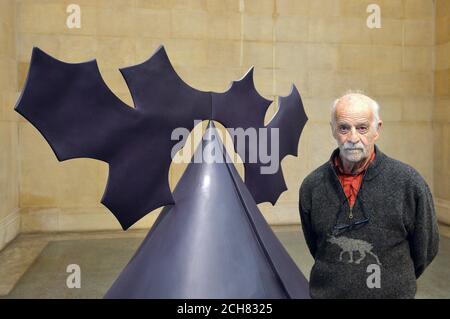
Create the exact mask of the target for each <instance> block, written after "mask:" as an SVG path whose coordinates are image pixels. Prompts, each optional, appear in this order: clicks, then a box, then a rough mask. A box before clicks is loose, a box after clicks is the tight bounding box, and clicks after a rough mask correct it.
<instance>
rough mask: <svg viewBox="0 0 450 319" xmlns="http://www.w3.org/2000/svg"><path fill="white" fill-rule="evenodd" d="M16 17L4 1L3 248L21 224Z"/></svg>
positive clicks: (0, 59) (0, 73)
mask: <svg viewBox="0 0 450 319" xmlns="http://www.w3.org/2000/svg"><path fill="white" fill-rule="evenodd" d="M14 16H15V9H14V1H13V0H11V1H10V0H4V1H0V250H1V249H2V248H3V247H4V246H5V245H6V244H7V243H8V242H9V241H11V240H12V239H13V238H14V237H15V236H16V235H17V233H18V232H19V227H20V218H19V211H18V206H19V205H18V204H19V202H18V198H19V184H18V152H17V149H18V134H17V131H18V129H17V119H18V117H17V116H16V115H15V114H14V112H13V111H12V109H11V106H12V105H14V102H15V100H16V97H17V94H16V91H17V87H16V84H17V83H16V73H17V72H16V51H15V19H14Z"/></svg>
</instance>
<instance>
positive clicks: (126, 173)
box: [15, 47, 309, 298]
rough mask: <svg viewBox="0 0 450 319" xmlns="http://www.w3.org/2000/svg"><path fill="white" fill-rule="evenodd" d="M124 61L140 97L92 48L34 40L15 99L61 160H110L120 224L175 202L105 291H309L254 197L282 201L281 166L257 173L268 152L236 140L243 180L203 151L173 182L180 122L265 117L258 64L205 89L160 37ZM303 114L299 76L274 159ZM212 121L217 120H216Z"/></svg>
mask: <svg viewBox="0 0 450 319" xmlns="http://www.w3.org/2000/svg"><path fill="white" fill-rule="evenodd" d="M121 72H122V74H123V76H124V78H125V80H126V82H127V85H128V86H129V88H130V91H131V95H132V98H133V101H134V104H135V108H131V107H128V106H127V105H125V104H124V103H123V102H122V101H121V100H119V99H118V98H117V97H116V96H115V95H114V94H113V93H112V92H111V91H110V90H109V88H108V87H107V85H106V84H105V82H104V81H103V79H102V77H101V75H100V72H99V69H98V66H97V63H96V61H95V60H93V61H90V62H84V63H79V64H69V63H65V62H61V61H59V60H56V59H54V58H52V57H51V56H49V55H47V54H46V53H44V52H43V51H41V50H40V49H38V48H34V49H33V56H32V59H31V65H30V70H29V73H28V78H27V81H26V85H25V88H24V90H23V92H22V95H21V97H20V99H19V101H18V103H17V106H16V108H15V109H16V111H17V112H19V113H20V114H21V115H23V116H24V117H25V118H27V119H28V120H29V121H30V122H31V123H32V124H33V125H34V126H35V127H36V128H37V129H38V130H39V131H40V132H41V134H42V135H43V136H44V137H45V138H46V140H47V141H48V143H49V144H50V146H51V147H52V149H53V151H54V152H55V154H56V156H57V158H58V160H60V161H63V160H66V159H71V158H79V157H88V158H94V159H98V160H102V161H105V162H107V163H108V164H109V177H108V183H107V187H106V191H105V193H104V195H103V198H102V203H103V204H104V205H105V206H106V207H108V208H109V210H110V211H111V212H112V213H113V214H114V215H115V216H116V218H117V219H118V220H119V222H120V224H121V225H122V227H123V229H127V228H128V227H130V226H131V225H132V224H134V223H135V222H136V221H138V220H139V219H140V218H142V217H143V216H144V215H146V214H147V213H149V212H150V211H152V210H154V209H156V208H158V207H161V206H164V205H169V206H166V207H165V208H164V209H163V211H162V212H161V214H160V216H159V217H158V219H157V221H156V222H155V224H154V225H153V227H152V229H151V230H150V232H149V234H148V236H147V237H146V239H145V240H144V242H143V243H142V245H141V247H140V248H139V249H138V251H137V252H136V254H135V256H134V257H133V258H132V259H131V261H130V263H129V264H128V265H127V267H126V268H125V269H124V270H123V272H122V274H121V275H120V276H119V278H118V279H117V281H116V282H115V283H114V285H113V286H112V287H111V289H110V290H109V292H108V293H107V295H106V297H109V298H307V297H309V292H308V283H307V281H306V279H305V278H304V276H303V275H302V273H301V272H300V271H299V270H298V268H297V267H296V265H295V263H294V262H293V261H292V259H291V258H290V257H289V255H288V254H287V252H286V251H285V250H284V248H283V246H282V245H281V244H280V242H279V241H278V239H277V238H276V236H275V235H274V234H273V232H272V231H271V229H270V227H269V226H268V224H267V223H266V221H265V220H264V218H263V216H262V215H261V213H260V211H259V210H258V208H257V206H256V204H257V203H261V202H265V201H269V202H271V203H272V204H275V202H276V200H277V199H278V197H279V195H280V194H281V193H282V192H283V191H285V190H286V184H285V182H284V178H283V174H282V171H281V167H280V168H279V169H278V170H277V171H276V172H275V173H274V174H269V175H268V174H261V173H260V168H261V166H262V163H260V162H259V161H258V162H256V163H249V162H248V161H247V159H248V158H249V157H250V155H251V154H250V152H254V151H255V150H254V149H250V150H249V148H246V149H245V150H244V151H241V150H240V149H237V150H236V151H237V152H238V153H239V155H240V156H241V158H242V159H243V160H244V167H245V184H244V182H243V181H242V180H241V178H240V177H239V175H238V174H237V172H236V170H235V168H234V165H233V164H230V163H205V162H202V163H190V164H189V166H188V168H187V169H186V171H185V173H184V174H183V176H182V178H181V180H180V182H179V183H178V185H177V187H176V189H175V191H174V193H173V196H172V194H171V192H170V189H169V184H168V171H169V166H170V163H171V150H172V147H173V146H174V145H175V144H176V143H177V141H173V140H171V138H170V137H171V133H172V131H173V130H174V129H175V128H179V127H183V128H187V129H188V130H192V129H193V126H194V120H215V121H218V122H220V123H222V124H223V125H224V126H225V127H226V128H228V129H231V128H237V127H240V128H243V129H247V128H263V127H264V116H265V113H266V111H267V108H268V107H269V105H270V104H271V101H269V100H266V99H264V98H263V97H261V96H260V95H259V94H258V93H257V91H256V89H255V87H254V84H253V70H250V71H249V72H248V73H247V74H246V76H245V77H244V78H243V79H242V80H240V81H236V82H233V84H232V86H231V88H230V89H229V90H228V91H227V92H224V93H212V92H202V91H198V90H195V89H193V88H191V87H190V86H188V85H187V84H186V83H184V82H183V81H182V80H181V79H180V78H179V76H178V75H177V74H176V72H175V70H174V69H173V67H172V65H171V64H170V61H169V59H168V57H167V55H166V52H165V51H164V48H163V47H160V48H159V49H158V50H157V51H156V52H155V53H154V54H153V55H152V57H151V58H150V59H149V60H147V61H145V62H144V63H142V64H139V65H136V66H132V67H128V68H124V69H121ZM306 121H307V117H306V114H305V112H304V109H303V105H302V102H301V98H300V95H299V93H298V91H297V90H296V88H295V86H293V89H292V92H291V94H290V95H289V96H287V97H281V98H280V108H279V110H278V112H277V113H276V115H275V116H274V118H273V119H272V120H271V121H270V123H269V124H268V125H267V126H266V127H267V128H278V129H279V140H280V143H279V161H281V160H282V159H283V158H284V157H285V156H286V155H287V154H292V155H297V145H298V141H299V138H300V134H301V131H302V129H303V127H304V125H305V123H306ZM210 131H212V132H215V129H214V125H213V124H212V122H210ZM268 134H269V136H268V137H269V138H268V140H267V143H269V142H270V140H271V135H270V134H271V131H270V130H269V131H268ZM213 135H214V134H213ZM258 138H259V137H258ZM258 142H259V143H258V145H261V144H260V143H261V142H263V141H260V140H259V141H258ZM208 143H218V144H216V146H219V147H222V144H221V142H220V140H219V139H213V140H212V141H205V140H204V141H203V144H204V145H206V144H208ZM235 146H236V145H235ZM268 148H270V147H268ZM197 151H198V150H197ZM216 156H222V157H224V158H226V157H227V154H226V152H222V153H221V154H216ZM206 181H208V182H206ZM173 204H174V205H173Z"/></svg>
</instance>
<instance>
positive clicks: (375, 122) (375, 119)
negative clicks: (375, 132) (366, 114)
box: [331, 90, 380, 129]
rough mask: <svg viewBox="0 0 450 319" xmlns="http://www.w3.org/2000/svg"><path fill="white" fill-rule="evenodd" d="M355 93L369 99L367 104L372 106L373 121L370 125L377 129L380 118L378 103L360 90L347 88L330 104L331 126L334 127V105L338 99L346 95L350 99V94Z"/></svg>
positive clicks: (353, 94)
mask: <svg viewBox="0 0 450 319" xmlns="http://www.w3.org/2000/svg"><path fill="white" fill-rule="evenodd" d="M355 95H363V96H364V97H366V98H367V99H368V101H369V106H370V107H371V108H372V114H373V122H372V127H373V128H374V129H377V127H378V121H379V120H380V113H379V112H380V105H378V103H377V101H375V100H374V99H372V98H370V97H369V96H367V95H366V94H365V93H364V92H363V91H361V90H348V91H347V92H345V94H344V95H342V96H341V97H339V98H337V99H336V100H334V102H333V104H332V106H331V124H332V125H333V128H336V106H337V105H338V103H339V101H340V100H341V99H342V98H344V97H348V98H350V100H351V99H352V96H355Z"/></svg>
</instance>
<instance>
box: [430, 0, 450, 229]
mask: <svg viewBox="0 0 450 319" xmlns="http://www.w3.org/2000/svg"><path fill="white" fill-rule="evenodd" d="M435 70H436V71H435V77H434V81H435V82H434V86H435V90H434V93H435V105H434V112H433V122H434V132H435V135H434V162H435V165H434V185H435V196H436V206H437V211H438V216H439V218H440V220H441V221H443V222H445V223H447V224H449V225H450V1H447V0H438V1H437V3H436V64H435Z"/></svg>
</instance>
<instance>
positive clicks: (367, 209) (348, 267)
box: [299, 146, 439, 298]
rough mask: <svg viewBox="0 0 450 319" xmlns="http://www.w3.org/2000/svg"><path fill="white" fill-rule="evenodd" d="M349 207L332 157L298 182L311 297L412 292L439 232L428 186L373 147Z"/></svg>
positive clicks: (434, 249)
mask: <svg viewBox="0 0 450 319" xmlns="http://www.w3.org/2000/svg"><path fill="white" fill-rule="evenodd" d="M375 152H376V157H375V160H374V161H373V162H372V163H370V165H369V167H368V168H367V170H366V172H365V174H364V177H363V182H362V184H361V187H360V190H359V192H358V195H357V198H356V202H355V204H354V206H353V208H352V214H353V218H350V217H349V216H350V215H351V214H350V209H349V204H348V201H347V198H346V196H345V194H344V191H343V189H342V186H341V184H340V182H339V179H338V177H337V174H336V171H335V167H334V164H333V162H332V160H333V158H334V157H335V156H337V155H338V154H339V149H336V150H335V151H334V152H333V154H332V156H331V158H330V160H329V161H328V162H327V163H325V164H323V165H322V166H320V167H319V168H317V169H316V170H314V171H313V172H312V173H311V174H309V175H308V176H307V177H306V178H305V179H304V181H303V183H302V185H301V187H300V196H299V197H300V200H299V209H300V217H301V221H302V228H303V233H304V236H305V239H306V242H307V245H308V248H309V250H310V252H311V254H312V256H313V257H314V260H315V263H314V266H313V268H312V270H311V274H310V294H311V297H312V298H414V296H415V293H416V278H418V277H419V276H420V275H421V274H422V273H423V271H424V269H425V268H426V267H427V266H428V265H429V263H430V262H431V261H432V260H433V258H434V257H435V256H436V254H437V251H438V246H439V233H438V227H437V222H436V215H435V210H434V204H433V199H432V195H431V193H430V190H429V187H428V185H427V184H426V182H425V180H424V179H423V178H422V177H421V176H420V174H419V173H418V172H417V171H416V170H415V169H414V168H412V167H411V166H409V165H407V164H404V163H402V162H400V161H397V160H395V159H392V158H390V157H388V156H387V155H385V154H384V153H382V152H381V151H380V149H379V148H378V147H377V146H375Z"/></svg>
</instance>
